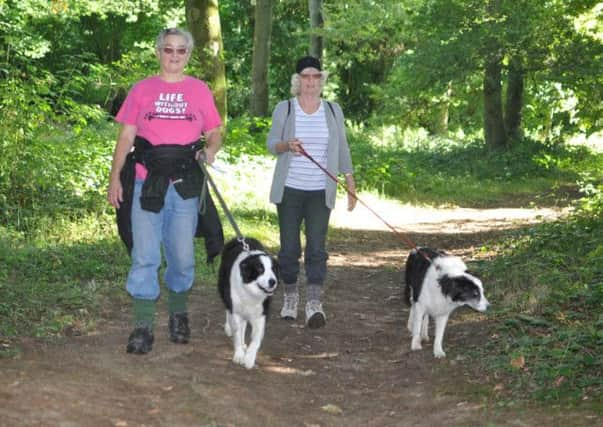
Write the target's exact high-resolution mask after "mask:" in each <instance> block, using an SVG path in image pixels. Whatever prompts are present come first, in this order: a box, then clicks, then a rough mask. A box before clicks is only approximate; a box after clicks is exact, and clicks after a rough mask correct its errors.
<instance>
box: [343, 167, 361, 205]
mask: <svg viewBox="0 0 603 427" xmlns="http://www.w3.org/2000/svg"><path fill="white" fill-rule="evenodd" d="M345 182H346V187H347V188H348V211H350V212H352V211H353V210H354V208H355V207H356V202H357V201H358V198H357V197H356V182H354V176H353V175H352V174H346V175H345Z"/></svg>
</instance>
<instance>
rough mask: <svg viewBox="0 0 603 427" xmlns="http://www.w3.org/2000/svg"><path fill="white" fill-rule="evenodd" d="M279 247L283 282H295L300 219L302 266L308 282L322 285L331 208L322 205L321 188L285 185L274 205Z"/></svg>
mask: <svg viewBox="0 0 603 427" xmlns="http://www.w3.org/2000/svg"><path fill="white" fill-rule="evenodd" d="M276 208H277V211H278V223H279V231H280V240H281V249H280V251H279V253H278V261H279V269H280V272H281V277H282V279H283V282H284V283H286V284H290V283H295V282H297V276H298V275H299V258H300V257H301V238H300V232H301V224H302V222H303V223H304V227H305V235H306V248H305V250H304V267H305V270H306V279H307V281H308V283H309V284H312V285H322V284H323V282H324V281H325V277H326V275H327V259H328V258H329V255H328V253H327V250H326V241H327V231H328V229H329V217H330V216H331V209H329V208H328V207H327V206H326V205H325V192H324V190H318V191H304V190H296V189H294V188H290V187H285V192H284V193H283V200H282V201H281V203H279V204H277V205H276Z"/></svg>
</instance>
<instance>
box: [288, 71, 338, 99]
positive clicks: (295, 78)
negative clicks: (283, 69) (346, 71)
mask: <svg viewBox="0 0 603 427" xmlns="http://www.w3.org/2000/svg"><path fill="white" fill-rule="evenodd" d="M327 77H329V73H328V72H327V71H321V72H320V91H321V92H322V91H323V89H324V88H325V84H326V83H327ZM300 90H301V77H300V76H299V73H293V75H291V95H293V96H297V95H299V93H300Z"/></svg>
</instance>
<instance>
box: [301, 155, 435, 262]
mask: <svg viewBox="0 0 603 427" xmlns="http://www.w3.org/2000/svg"><path fill="white" fill-rule="evenodd" d="M298 147H299V152H300V153H301V154H303V155H304V156H306V158H307V159H308V160H310V161H311V162H312V163H314V164H315V165H316V166H318V168H319V169H320V170H321V171H323V172H324V173H325V174H326V175H327V176H328V177H329V178H331V179H332V180H333V181H335V182H336V183H337V184H339V185H340V186H341V187H342V188H343V189H344V190H345V191H346V192H347V193H348V194H349V195H350V196H352V197H353V198H354V199H356V200H357V201H359V202H360V203H361V204H362V206H364V207H365V208H367V209H368V210H369V211H370V212H371V213H372V214H373V215H375V216H376V217H377V218H379V219H380V220H381V221H382V222H383V223H384V224H385V225H386V226H388V227H389V229H390V230H392V231H393V232H394V234H395V235H396V236H398V237H399V238H400V239H401V240H402V241H403V242H404V243H405V244H406V245H407V246H409V247H410V248H411V249H416V250H417V251H418V252H420V253H421V255H423V256H424V257H426V258H427V260H428V261H430V262H431V259H430V258H429V257H427V256H426V254H424V253H423V252H422V251H421V250H420V249H419V248H418V247H417V245H416V244H415V243H414V242H413V241H412V240H410V239H409V238H408V237H407V236H405V235H404V234H402V233H400V232H399V231H398V230H396V229H395V228H394V227H393V226H392V225H391V224H389V223H388V222H387V221H386V220H384V219H383V218H382V217H381V216H380V215H379V214H378V213H377V212H375V211H374V210H373V209H372V208H371V207H370V206H369V205H367V204H366V203H364V202H363V201H362V200H360V198H358V196H357V195H356V193H355V192H351V191H350V190H349V189H348V186H347V185H345V184H344V183H343V182H341V181H340V180H339V179H337V177H336V176H334V175H333V174H332V173H331V172H329V171H328V170H326V169H325V168H324V167H322V166H321V165H320V164H319V163H318V162H317V161H316V160H314V159H313V158H312V156H310V155H309V154H308V152H307V151H306V150H304V148H303V147H302V146H301V145H298Z"/></svg>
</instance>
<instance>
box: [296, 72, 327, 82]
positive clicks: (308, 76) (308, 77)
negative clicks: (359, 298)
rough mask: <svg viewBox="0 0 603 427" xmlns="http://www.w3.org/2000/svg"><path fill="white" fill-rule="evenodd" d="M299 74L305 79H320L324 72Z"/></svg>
mask: <svg viewBox="0 0 603 427" xmlns="http://www.w3.org/2000/svg"><path fill="white" fill-rule="evenodd" d="M299 76H300V77H301V78H302V79H304V80H309V79H313V80H319V79H320V78H321V77H322V74H320V73H316V74H300V75H299Z"/></svg>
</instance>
